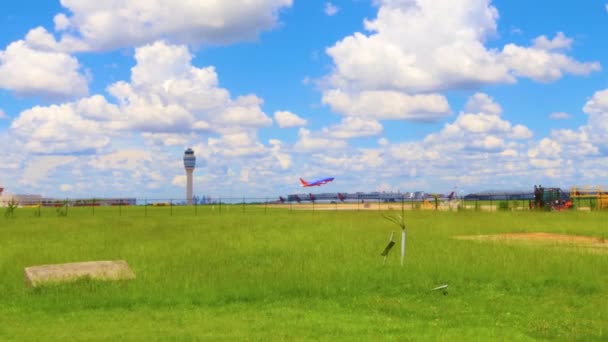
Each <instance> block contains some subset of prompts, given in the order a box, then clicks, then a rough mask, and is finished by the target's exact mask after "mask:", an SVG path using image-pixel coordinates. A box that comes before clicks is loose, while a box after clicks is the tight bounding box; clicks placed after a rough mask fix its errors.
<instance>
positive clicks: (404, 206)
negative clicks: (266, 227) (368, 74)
mask: <svg viewBox="0 0 608 342" xmlns="http://www.w3.org/2000/svg"><path fill="white" fill-rule="evenodd" d="M572 201H573V206H572V209H570V210H581V211H596V210H607V209H608V208H607V207H606V206H604V205H603V204H604V203H603V202H601V201H600V200H598V199H597V198H574V199H573V200H572ZM530 202H531V200H528V199H508V198H507V199H485V200H471V199H467V200H465V199H453V200H443V199H413V198H402V199H401V200H386V199H382V198H369V197H366V198H365V199H356V200H347V201H340V200H336V201H331V200H330V201H300V202H297V201H278V200H271V199H269V198H252V197H241V198H235V197H231V198H216V199H208V200H207V201H205V202H203V203H201V202H195V203H193V204H190V205H188V204H186V203H187V201H186V200H185V199H175V198H169V199H158V198H157V199H137V198H125V199H115V198H114V199H101V198H100V199H69V198H66V199H65V200H38V201H31V200H30V201H13V200H11V201H4V202H3V201H0V207H2V208H0V210H3V211H4V216H5V218H12V217H16V216H21V217H32V216H33V217H49V216H58V217H61V216H80V217H83V216H96V215H112V216H123V215H128V216H139V217H147V216H150V217H154V216H161V215H164V216H192V215H194V216H198V215H222V214H228V213H239V212H241V213H251V214H253V213H260V214H271V213H273V212H277V211H312V212H315V211H343V210H350V211H373V210H376V211H383V210H387V211H388V210H428V211H490V212H492V211H531V210H539V209H534V208H533V206H531V205H530ZM541 210H543V209H541Z"/></svg>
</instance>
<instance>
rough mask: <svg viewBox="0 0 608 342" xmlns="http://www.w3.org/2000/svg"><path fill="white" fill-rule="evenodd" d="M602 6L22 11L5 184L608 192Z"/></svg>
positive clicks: (6, 86) (263, 190) (13, 51)
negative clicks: (191, 155) (320, 181)
mask: <svg viewBox="0 0 608 342" xmlns="http://www.w3.org/2000/svg"><path fill="white" fill-rule="evenodd" d="M607 24H608V4H607V2H605V1H585V2H579V3H576V4H575V3H572V2H554V1H547V0H539V1H534V2H533V4H532V3H531V2H529V1H507V0H500V1H489V0H373V1H372V0H368V1H365V0H344V1H337V0H335V1H301V0H255V1H252V0H248V1H244V0H243V1H226V2H218V1H208V2H206V1H199V2H192V3H187V2H180V1H169V0H167V1H164V0H163V1H156V2H148V1H138V0H121V1H114V2H99V1H89V0H78V1H76V0H62V1H44V2H40V1H28V0H24V1H20V2H11V3H7V4H3V11H2V14H1V16H0V25H1V27H3V29H2V33H1V34H0V141H1V142H2V146H4V147H5V148H3V149H1V150H0V160H1V161H2V163H0V185H3V186H4V187H5V188H6V191H7V192H10V193H39V194H43V195H45V196H57V197H89V196H136V197H140V198H144V197H147V198H153V197H157V198H179V197H180V196H181V197H183V196H184V193H185V191H184V185H185V173H184V170H183V165H182V161H181V157H182V155H183V151H184V149H185V148H186V147H192V148H193V149H194V151H195V154H196V156H197V165H198V167H197V169H196V171H195V189H194V192H195V194H197V195H199V196H202V195H206V196H223V197H227V196H235V197H241V196H259V197H276V196H278V195H284V194H288V193H294V192H300V191H302V190H301V189H300V188H299V182H298V178H299V177H304V178H310V179H315V178H321V177H327V176H333V177H335V178H336V180H335V182H333V183H330V184H328V185H326V186H325V187H324V188H321V189H319V191H328V192H333V191H336V192H337V191H349V192H354V191H376V190H380V191H418V190H424V191H428V192H448V191H451V190H452V189H454V188H455V187H456V188H457V189H458V191H459V192H461V193H468V192H473V191H478V190H485V189H530V188H532V186H533V185H534V184H543V185H554V186H560V187H564V188H569V187H570V186H590V185H593V186H595V185H602V186H606V185H608V172H606V170H607V169H608V78H607V77H606V71H605V69H606V64H607V63H608V52H607V50H606V48H605V45H606V44H605V40H606V38H605V37H606V36H607V34H608V25H607Z"/></svg>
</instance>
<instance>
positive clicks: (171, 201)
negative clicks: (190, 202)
mask: <svg viewBox="0 0 608 342" xmlns="http://www.w3.org/2000/svg"><path fill="white" fill-rule="evenodd" d="M169 216H173V199H169Z"/></svg>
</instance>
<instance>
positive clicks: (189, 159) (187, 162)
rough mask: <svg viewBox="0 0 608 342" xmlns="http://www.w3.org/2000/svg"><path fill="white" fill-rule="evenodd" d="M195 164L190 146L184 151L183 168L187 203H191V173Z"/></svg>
mask: <svg viewBox="0 0 608 342" xmlns="http://www.w3.org/2000/svg"><path fill="white" fill-rule="evenodd" d="M195 166H196V157H195V156H194V151H192V149H191V148H188V149H186V152H184V169H186V200H187V202H188V205H192V173H193V172H194V167H195Z"/></svg>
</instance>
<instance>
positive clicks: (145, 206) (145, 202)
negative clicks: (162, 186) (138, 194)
mask: <svg viewBox="0 0 608 342" xmlns="http://www.w3.org/2000/svg"><path fill="white" fill-rule="evenodd" d="M144 216H145V217H148V199H147V198H144Z"/></svg>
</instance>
